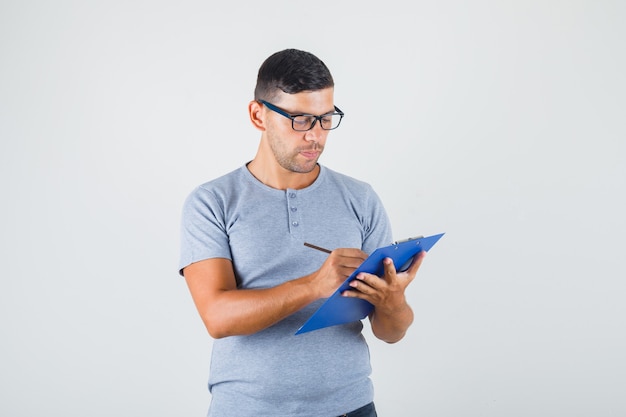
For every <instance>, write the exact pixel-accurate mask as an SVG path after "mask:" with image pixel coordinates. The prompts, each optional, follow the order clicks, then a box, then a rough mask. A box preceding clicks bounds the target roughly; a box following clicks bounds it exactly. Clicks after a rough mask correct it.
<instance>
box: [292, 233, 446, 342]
mask: <svg viewBox="0 0 626 417" xmlns="http://www.w3.org/2000/svg"><path fill="white" fill-rule="evenodd" d="M443 235H444V233H441V234H438V235H433V236H428V237H416V238H409V239H406V240H403V241H398V242H395V243H392V244H391V245H389V246H384V247H380V248H378V249H376V250H375V251H374V252H372V254H371V255H370V256H368V258H367V259H366V260H365V261H363V263H362V264H361V265H360V266H359V267H358V268H357V269H356V270H355V271H354V272H353V273H352V274H351V275H350V276H349V277H348V278H346V280H345V281H344V282H343V284H341V286H340V287H339V288H338V289H337V290H336V291H335V292H334V293H333V295H331V296H330V297H329V298H328V299H327V300H326V301H325V302H324V304H322V305H321V306H320V308H318V309H317V311H316V312H315V313H313V315H312V316H311V317H309V319H308V320H307V321H306V322H305V323H304V324H303V325H302V326H301V327H300V328H299V329H298V331H297V332H296V333H295V334H296V335H298V334H302V333H306V332H310V331H313V330H317V329H322V328H324V327H329V326H335V325H338V324H345V323H350V322H353V321H359V320H362V319H364V318H365V317H367V315H368V314H369V313H370V312H371V311H372V310H373V309H374V306H373V305H372V304H371V303H370V302H369V301H366V300H362V299H360V298H352V297H343V296H342V295H341V293H343V292H344V291H346V290H348V289H351V288H352V287H350V285H349V284H350V281H352V280H354V279H355V277H356V276H357V274H358V273H360V272H368V273H371V274H375V275H378V276H380V275H382V274H383V272H384V267H383V259H385V258H391V259H393V263H394V265H395V266H396V269H397V270H398V271H404V270H406V269H408V267H409V265H410V264H411V260H412V259H413V257H414V256H415V255H417V254H418V253H419V252H421V251H422V250H425V251H428V250H429V249H430V248H432V247H433V246H434V245H435V243H437V241H438V240H439V239H441V237H442V236H443Z"/></svg>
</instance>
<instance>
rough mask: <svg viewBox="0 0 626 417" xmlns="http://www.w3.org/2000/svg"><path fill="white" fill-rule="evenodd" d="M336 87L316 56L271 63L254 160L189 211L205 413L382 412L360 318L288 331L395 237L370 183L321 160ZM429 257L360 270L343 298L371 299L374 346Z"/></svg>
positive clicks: (263, 72) (261, 76) (395, 329)
mask: <svg viewBox="0 0 626 417" xmlns="http://www.w3.org/2000/svg"><path fill="white" fill-rule="evenodd" d="M333 88H334V81H333V78H332V76H331V74H330V71H329V70H328V68H327V67H326V65H325V64H324V63H323V62H322V61H321V60H319V59H318V58H317V57H316V56H314V55H312V54H310V53H308V52H304V51H300V50H295V49H287V50H283V51H280V52H277V53H275V54H273V55H271V56H270V57H269V58H267V60H266V61H265V62H264V63H263V64H262V66H261V68H260V69H259V73H258V79H257V85H256V89H255V97H254V100H253V101H252V102H250V104H249V105H248V111H249V115H250V120H251V122H252V124H253V126H254V127H255V128H256V129H257V130H259V131H260V132H261V139H260V143H259V147H258V151H257V154H256V156H255V157H254V159H253V160H252V161H250V162H248V163H247V164H245V165H244V166H242V167H240V168H239V169H237V170H235V171H233V172H231V173H228V174H226V175H224V176H222V177H220V178H217V179H214V180H212V181H210V182H207V183H206V184H203V185H201V186H199V187H198V188H196V189H195V190H194V191H193V192H192V193H191V194H190V196H189V197H188V198H187V200H186V202H185V204H184V208H183V218H182V240H181V246H182V247H181V260H180V272H181V274H183V275H184V277H185V279H186V282H187V285H188V286H189V289H190V292H191V295H192V298H193V300H194V303H195V305H196V307H197V309H198V312H199V313H200V316H201V317H202V320H203V322H204V324H205V326H206V328H207V330H208V332H209V334H210V335H211V336H212V337H213V338H214V339H215V341H214V343H213V352H212V358H211V370H210V377H209V390H210V392H211V395H212V400H211V406H210V409H209V414H208V415H209V416H218V417H228V416H244V417H245V416H250V417H259V416H272V417H283V416H284V417H297V416H307V417H311V416H339V415H348V416H368V417H369V416H375V415H376V411H375V407H374V404H373V387H372V383H371V381H370V378H369V375H370V371H371V368H370V361H369V350H368V347H367V344H366V341H365V339H364V337H363V335H362V333H361V330H362V328H363V325H362V323H361V322H360V321H357V322H353V323H349V324H346V325H339V326H332V327H328V328H325V329H321V330H316V331H313V332H308V333H304V334H300V335H297V336H296V335H294V333H295V332H296V330H297V329H298V328H299V327H300V326H301V325H302V324H303V323H304V322H305V321H306V320H307V319H308V318H309V316H310V315H311V314H312V313H313V312H314V311H315V310H316V309H317V308H318V307H319V306H320V305H321V303H322V302H323V299H324V298H326V297H329V296H330V295H331V294H332V293H333V292H334V291H335V290H336V289H337V288H338V287H339V286H340V284H341V283H342V282H343V281H344V280H345V279H346V278H347V277H348V276H349V275H350V274H351V273H352V272H353V271H354V270H355V269H356V268H357V267H358V266H359V265H360V264H361V263H362V262H363V261H364V260H365V259H366V257H367V254H368V253H371V252H372V251H373V250H374V249H376V248H377V247H379V246H384V245H389V244H390V243H391V241H392V234H391V228H390V223H389V220H388V218H387V214H386V213H385V210H384V208H383V205H382V203H381V201H380V199H379V198H378V196H377V195H376V193H375V192H374V191H373V189H372V188H371V187H370V186H369V185H368V184H366V183H364V182H361V181H358V180H355V179H353V178H350V177H348V176H345V175H342V174H339V173H337V172H335V171H333V170H330V169H329V168H326V167H325V166H321V165H320V164H319V163H318V159H319V157H320V155H321V154H322V152H323V150H324V147H325V146H326V139H327V137H328V134H329V131H330V130H332V129H334V128H336V127H338V126H339V123H340V122H341V119H342V117H343V113H342V112H341V110H340V109H339V108H338V107H336V106H335V104H334V101H333ZM304 242H311V243H314V244H316V245H319V246H322V247H326V248H331V249H333V250H332V253H330V254H326V253H323V252H320V251H316V250H313V249H311V248H308V247H306V246H305V245H304ZM423 257H424V252H422V253H421V254H420V255H419V256H418V257H416V260H415V261H414V262H413V264H412V265H411V267H410V268H409V269H408V270H407V271H406V272H403V273H396V270H395V267H394V265H393V263H392V262H390V260H385V270H384V275H383V277H382V279H381V277H377V276H375V275H370V274H360V275H359V276H358V277H357V278H358V279H357V280H355V281H354V283H353V284H352V289H351V290H350V291H346V292H345V293H344V296H346V297H358V298H362V299H365V300H367V301H369V302H371V303H372V304H373V305H374V307H375V308H374V310H373V312H372V314H371V315H370V317H369V319H370V323H371V326H372V331H373V333H374V335H375V336H376V337H377V338H379V339H381V340H384V341H386V342H388V343H394V342H397V341H398V340H400V339H401V338H402V337H403V336H404V334H405V332H406V330H407V328H408V327H409V325H410V324H411V322H412V321H413V312H412V310H411V308H410V307H409V305H408V304H407V302H406V299H405V296H404V292H405V289H406V287H407V286H408V285H409V283H410V282H411V281H412V280H413V278H414V277H415V274H416V273H417V270H418V269H419V265H420V264H421V262H422V259H423Z"/></svg>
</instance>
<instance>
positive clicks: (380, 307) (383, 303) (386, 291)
mask: <svg viewBox="0 0 626 417" xmlns="http://www.w3.org/2000/svg"><path fill="white" fill-rule="evenodd" d="M425 256H426V252H425V251H422V252H420V253H419V254H418V256H416V257H415V259H414V260H413V262H412V263H411V266H410V267H409V269H407V270H406V271H405V272H400V273H398V272H397V271H396V268H395V266H394V264H393V261H392V260H391V259H389V258H386V259H385V260H384V261H383V264H384V270H385V271H384V275H383V276H382V277H378V276H376V275H373V274H367V273H360V274H358V275H357V276H356V279H355V280H354V281H352V282H351V283H350V286H351V287H352V288H353V290H349V291H345V292H344V293H343V295H345V296H347V297H357V298H362V299H364V300H367V301H369V302H370V303H372V304H373V305H374V310H373V311H372V313H371V314H370V323H371V325H372V332H373V333H374V336H376V337H377V338H379V339H381V340H384V341H385V342H387V343H395V342H397V341H399V340H401V339H402V338H403V337H404V335H405V334H406V331H407V329H408V328H409V326H410V325H411V323H413V310H412V309H411V307H410V306H409V304H408V303H407V301H406V297H405V294H404V293H405V290H406V288H407V287H408V286H409V284H410V283H411V281H413V279H414V278H415V275H416V274H417V271H418V269H419V267H420V265H421V264H422V261H423V260H424V257H425Z"/></svg>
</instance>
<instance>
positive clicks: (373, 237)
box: [362, 186, 393, 253]
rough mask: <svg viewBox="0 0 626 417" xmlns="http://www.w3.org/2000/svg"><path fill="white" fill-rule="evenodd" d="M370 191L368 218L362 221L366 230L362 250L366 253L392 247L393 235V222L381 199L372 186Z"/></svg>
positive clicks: (368, 195)
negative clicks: (382, 247)
mask: <svg viewBox="0 0 626 417" xmlns="http://www.w3.org/2000/svg"><path fill="white" fill-rule="evenodd" d="M368 191H369V192H368V193H367V199H366V205H367V206H366V209H365V212H366V213H367V217H365V218H364V219H362V222H363V228H364V239H363V248H362V249H363V251H364V252H366V253H372V252H374V250H376V249H377V248H379V247H381V246H387V245H390V244H391V243H392V240H393V233H392V231H391V222H390V221H389V217H388V216H387V212H386V210H385V207H384V206H383V203H382V201H381V199H380V197H379V196H378V194H376V192H375V191H374V189H373V188H372V187H370V186H368Z"/></svg>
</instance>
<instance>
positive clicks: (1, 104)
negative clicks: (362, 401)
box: [0, 0, 626, 417]
mask: <svg viewBox="0 0 626 417" xmlns="http://www.w3.org/2000/svg"><path fill="white" fill-rule="evenodd" d="M625 21H626V3H624V2H621V1H617V0H616V1H608V0H603V1H591V0H582V1H575V2H574V1H571V2H568V1H555V0H542V1H539V0H530V1H529V0H524V1H522V0H519V1H494V0H482V1H458V0H457V1H455V0H451V1H446V0H444V1H439V2H425V1H416V2H404V1H402V2H401V1H399V0H390V1H385V2H376V3H374V2H365V3H362V2H357V1H336V2H330V1H326V0H321V1H318V2H313V3H299V2H288V1H284V0H281V1H275V2H245V3H243V2H238V1H233V2H208V1H204V2H202V1H177V2H174V1H170V2H165V1H132V0H131V1H67V0H65V1H54V2H53V1H28V0H26V1H13V0H1V1H0V140H1V142H0V189H1V192H2V204H1V205H0V273H1V274H2V275H1V277H0V314H1V315H0V332H1V333H0V334H1V337H2V340H1V343H0V415H2V416H7V417H32V416H39V415H45V416H63V417H74V416H76V417H84V416H90V417H99V416H103V417H104V416H124V417H126V416H128V417H132V416H164V417H165V416H172V417H173V416H176V417H180V416H190V417H191V416H203V415H205V413H206V410H207V407H208V403H209V393H208V392H207V389H206V381H207V378H208V364H209V360H210V352H211V343H212V341H211V338H210V337H209V336H208V334H207V333H206V331H205V329H204V328H203V326H202V323H201V321H200V318H199V316H198V314H197V312H196V310H195V307H194V306H193V303H192V300H191V297H190V295H189V293H188V290H187V287H186V285H185V282H184V280H183V279H182V278H180V277H179V276H178V275H177V262H178V250H179V249H178V243H179V221H180V210H181V207H182V203H183V200H184V198H185V197H186V196H187V194H188V193H189V192H190V191H191V190H192V189H193V188H194V187H195V186H197V185H198V184H200V183H202V182H204V181H207V180H210V179H212V178H215V177H216V176H218V175H221V174H224V173H226V172H228V171H230V170H232V169H234V168H237V167H239V166H241V165H242V164H243V163H245V162H247V161H249V160H250V159H251V158H252V157H253V156H254V154H255V152H256V148H257V145H258V140H259V132H257V131H256V130H254V129H253V127H252V126H251V124H250V123H249V121H248V118H247V104H248V102H249V100H251V99H252V94H253V89H254V85H255V81H256V72H257V70H258V67H259V66H260V65H261V63H262V61H263V60H264V59H265V58H266V57H267V56H269V55H270V54H271V53H273V52H275V51H278V50H281V49H284V48H290V47H295V48H299V49H304V50H308V51H310V52H313V53H314V54H316V55H318V56H319V57H320V58H321V59H322V60H323V61H325V62H326V64H327V65H328V66H329V67H330V69H331V72H332V73H333V76H334V78H335V82H336V89H335V100H336V104H337V105H338V106H339V107H340V108H341V109H342V110H344V111H345V113H346V117H345V119H344V121H343V123H342V126H341V128H340V129H338V130H336V131H334V132H332V133H331V135H330V137H329V140H328V143H327V147H326V151H325V153H324V155H323V156H322V159H321V161H320V162H321V163H323V164H325V165H327V166H328V167H330V168H333V169H336V170H339V171H342V172H344V173H346V174H349V175H352V176H354V177H357V178H360V179H362V180H365V181H368V182H369V183H371V184H372V185H373V186H374V187H375V189H376V190H377V191H378V193H379V195H380V196H381V198H382V199H383V201H384V203H385V205H386V207H387V209H388V212H389V215H390V217H391V220H392V223H393V226H394V234H395V238H397V239H401V238H405V237H407V236H411V235H416V234H423V235H429V234H435V233H441V232H445V233H446V235H445V236H444V237H443V238H442V240H440V241H439V243H438V244H437V245H436V246H435V247H434V248H433V250H432V251H431V252H430V253H429V255H428V257H427V259H426V261H425V263H424V265H423V268H422V269H421V270H420V272H419V274H418V277H417V278H416V280H415V281H414V282H413V283H412V284H411V286H410V287H409V290H408V292H407V295H408V298H409V301H410V303H411V305H412V306H413V308H414V310H415V313H416V320H415V323H414V324H413V326H412V327H411V329H410V331H409V333H408V335H407V336H406V338H405V339H404V340H402V341H401V342H400V343H398V344H395V345H386V344H384V343H383V342H380V341H377V340H375V339H374V338H373V337H371V334H370V333H369V332H368V333H367V334H366V335H367V337H368V340H369V342H370V350H371V356H372V362H373V367H374V372H373V376H372V377H373V379H374V384H375V388H376V403H377V407H378V409H379V414H380V415H381V417H384V416H428V417H447V416H460V415H462V416H466V417H473V416H481V417H491V416H494V417H495V416H498V417H499V416H507V417H515V416H567V417H572V416H594V417H599V416H606V417H609V416H623V415H626V397H624V395H623V394H624V392H626V359H625V352H626V332H625V330H626V303H625V300H626V281H625V278H626V267H625V265H624V249H625V248H626V245H625V244H624V236H625V232H626V223H625V220H624V213H626V203H625V202H624V197H625V191H626V169H625V166H626V145H625V144H626V123H625V120H626V117H625V116H626V82H625V77H624V74H626V48H625V47H624V40H625V39H626V26H625V25H624V22H625ZM366 327H367V326H366Z"/></svg>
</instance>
